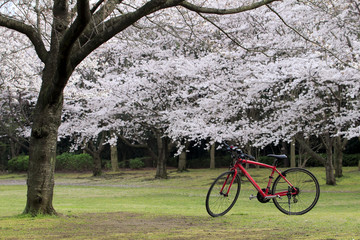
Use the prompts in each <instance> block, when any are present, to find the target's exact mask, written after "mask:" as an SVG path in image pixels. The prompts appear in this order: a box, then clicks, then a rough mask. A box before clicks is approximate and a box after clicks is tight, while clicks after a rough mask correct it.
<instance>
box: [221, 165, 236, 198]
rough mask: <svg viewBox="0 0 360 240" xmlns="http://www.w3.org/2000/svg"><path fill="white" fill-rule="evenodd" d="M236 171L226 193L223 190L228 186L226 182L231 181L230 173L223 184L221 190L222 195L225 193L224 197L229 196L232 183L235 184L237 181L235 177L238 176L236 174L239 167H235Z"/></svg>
mask: <svg viewBox="0 0 360 240" xmlns="http://www.w3.org/2000/svg"><path fill="white" fill-rule="evenodd" d="M234 171H235V173H234V175H233V177H232V179H231V182H230V184H229V187H228V189H227V190H226V193H224V192H223V191H224V188H225V186H226V183H227V182H228V181H229V177H230V174H229V175H228V176H227V177H226V180H225V182H224V184H223V186H222V188H221V190H220V195H223V196H224V197H227V196H229V192H230V188H231V187H232V185H233V183H234V181H235V178H236V175H237V173H238V171H237V169H235V170H234Z"/></svg>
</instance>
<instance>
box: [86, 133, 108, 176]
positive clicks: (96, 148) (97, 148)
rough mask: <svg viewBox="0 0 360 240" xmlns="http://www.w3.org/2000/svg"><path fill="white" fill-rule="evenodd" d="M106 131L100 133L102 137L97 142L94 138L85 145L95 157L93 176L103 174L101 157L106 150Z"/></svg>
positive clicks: (88, 151) (87, 150)
mask: <svg viewBox="0 0 360 240" xmlns="http://www.w3.org/2000/svg"><path fill="white" fill-rule="evenodd" d="M104 142H105V132H102V133H100V137H99V139H98V141H97V144H94V142H93V141H92V140H90V141H89V143H88V144H87V145H86V146H85V151H86V152H87V153H89V154H90V155H91V156H92V157H93V163H94V165H93V176H94V177H95V176H100V175H101V174H102V169H101V157H100V154H101V152H102V151H103V150H104Z"/></svg>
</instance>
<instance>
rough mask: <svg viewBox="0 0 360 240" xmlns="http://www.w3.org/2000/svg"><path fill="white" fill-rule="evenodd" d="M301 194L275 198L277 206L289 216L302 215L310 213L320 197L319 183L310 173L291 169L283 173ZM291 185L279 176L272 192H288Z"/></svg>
mask: <svg viewBox="0 0 360 240" xmlns="http://www.w3.org/2000/svg"><path fill="white" fill-rule="evenodd" d="M282 174H283V175H284V176H285V177H286V179H287V180H288V181H290V183H291V184H293V186H294V187H295V188H297V189H298V191H299V193H298V194H296V195H293V196H291V197H290V198H289V197H288V196H283V197H282V199H280V198H274V199H273V202H274V204H275V206H276V207H277V208H278V209H279V210H280V211H281V212H282V213H284V214H287V215H302V214H305V213H307V212H309V211H310V210H311V209H313V207H314V206H315V205H316V203H317V201H318V200H319V197H320V186H319V182H318V180H317V179H316V177H315V176H314V174H312V173H311V172H310V171H308V170H306V169H303V168H290V169H287V170H285V171H284V172H283V173H282ZM288 189H289V184H288V183H287V182H286V181H285V180H284V179H283V178H282V177H281V176H280V175H279V176H278V177H277V178H276V179H275V181H274V184H273V187H272V192H273V194H276V192H282V191H288Z"/></svg>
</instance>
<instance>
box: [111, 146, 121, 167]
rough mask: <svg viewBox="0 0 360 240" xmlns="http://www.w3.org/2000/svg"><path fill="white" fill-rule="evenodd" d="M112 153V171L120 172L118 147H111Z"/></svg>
mask: <svg viewBox="0 0 360 240" xmlns="http://www.w3.org/2000/svg"><path fill="white" fill-rule="evenodd" d="M110 151H111V154H110V155H111V156H110V158H111V170H112V171H114V172H116V171H119V159H118V151H117V145H111V146H110Z"/></svg>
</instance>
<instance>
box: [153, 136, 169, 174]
mask: <svg viewBox="0 0 360 240" xmlns="http://www.w3.org/2000/svg"><path fill="white" fill-rule="evenodd" d="M156 140H157V148H158V158H157V163H156V175H155V178H167V172H166V161H167V158H168V139H167V138H166V137H161V135H160V134H156Z"/></svg>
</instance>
